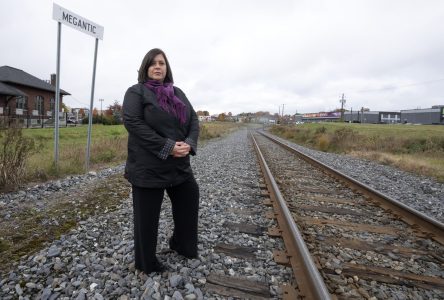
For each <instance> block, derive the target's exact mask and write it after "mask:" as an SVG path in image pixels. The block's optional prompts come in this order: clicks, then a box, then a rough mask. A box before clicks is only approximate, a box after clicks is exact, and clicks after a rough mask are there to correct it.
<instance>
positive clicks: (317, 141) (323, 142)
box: [271, 123, 444, 182]
mask: <svg viewBox="0 0 444 300" xmlns="http://www.w3.org/2000/svg"><path fill="white" fill-rule="evenodd" d="M271 132H273V133H274V134H276V135H278V136H281V137H283V138H286V139H288V140H291V141H293V142H296V143H299V144H302V145H305V146H307V147H310V148H314V149H317V150H321V151H325V152H335V153H343V154H349V155H353V156H356V157H360V158H365V159H370V160H374V161H378V162H380V163H383V164H387V165H393V166H396V167H398V168H400V169H402V170H405V171H408V172H412V173H415V174H418V175H425V176H429V177H434V178H436V179H437V180H438V181H440V182H444V126H438V125H400V124H399V125H385V124H348V123H307V124H303V125H297V126H273V127H272V128H271Z"/></svg>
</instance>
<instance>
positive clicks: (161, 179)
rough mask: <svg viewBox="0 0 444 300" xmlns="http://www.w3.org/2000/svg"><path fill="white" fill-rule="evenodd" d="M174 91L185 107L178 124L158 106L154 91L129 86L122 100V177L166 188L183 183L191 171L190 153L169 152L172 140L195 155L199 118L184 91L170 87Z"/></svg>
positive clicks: (147, 185)
mask: <svg viewBox="0 0 444 300" xmlns="http://www.w3.org/2000/svg"><path fill="white" fill-rule="evenodd" d="M174 94H175V95H176V96H177V97H178V98H179V99H181V100H182V102H183V103H185V105H186V107H187V120H186V123H185V124H180V122H179V120H178V119H177V118H176V117H174V116H173V115H171V114H169V113H167V112H165V111H164V110H162V108H161V107H160V106H159V104H158V102H157V97H156V94H155V93H154V92H152V91H151V90H149V89H148V88H147V87H145V86H144V85H143V84H140V83H138V84H135V85H133V86H132V87H130V88H129V89H128V90H127V91H126V93H125V98H124V100H123V123H124V125H125V128H126V130H127V131H128V158H127V161H126V166H125V177H126V178H127V179H128V181H129V182H130V183H131V184H133V185H135V186H137V187H142V188H166V187H171V186H175V185H178V184H181V183H183V182H184V181H186V180H187V179H189V178H190V177H191V176H193V172H192V170H191V166H190V156H189V155H187V156H186V157H181V158H176V157H173V156H171V155H170V153H171V151H172V150H173V148H174V145H175V143H176V141H185V142H186V143H187V144H189V145H190V146H191V151H190V154H191V155H195V154H196V150H197V139H198V136H199V121H198V118H197V115H196V112H195V111H194V109H193V107H192V106H191V104H190V102H189V101H188V99H187V97H186V96H185V94H184V93H183V92H182V90H180V89H179V88H177V87H174Z"/></svg>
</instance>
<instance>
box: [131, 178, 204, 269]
mask: <svg viewBox="0 0 444 300" xmlns="http://www.w3.org/2000/svg"><path fill="white" fill-rule="evenodd" d="M132 190H133V209H134V250H135V267H136V269H138V270H141V271H144V272H145V273H147V274H148V273H150V272H151V271H152V268H153V264H155V262H156V261H157V259H156V247H157V231H158V227H159V216H160V209H161V206H162V200H163V196H164V191H165V190H166V191H167V194H168V196H169V197H170V199H171V204H172V209H173V220H174V232H173V237H172V238H173V239H174V242H175V244H176V245H177V247H178V249H180V252H181V253H183V254H185V255H187V256H196V255H197V220H198V210H199V187H198V185H197V182H196V180H195V179H194V177H192V178H191V179H189V180H187V181H186V182H184V183H182V184H180V185H177V186H174V187H169V188H159V189H157V188H154V189H151V188H140V187H136V186H133V187H132Z"/></svg>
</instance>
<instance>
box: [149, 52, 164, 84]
mask: <svg viewBox="0 0 444 300" xmlns="http://www.w3.org/2000/svg"><path fill="white" fill-rule="evenodd" d="M166 72H167V67H166V62H165V58H164V57H163V55H162V54H157V55H156V57H154V60H153V62H152V63H151V65H150V66H149V67H148V77H149V78H150V79H153V80H157V81H160V82H163V80H164V79H165V77H166Z"/></svg>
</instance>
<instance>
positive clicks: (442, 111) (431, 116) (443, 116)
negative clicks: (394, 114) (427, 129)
mask: <svg viewBox="0 0 444 300" xmlns="http://www.w3.org/2000/svg"><path fill="white" fill-rule="evenodd" d="M401 122H402V123H413V124H429V125H432V124H444V105H434V106H432V108H424V109H407V110H401Z"/></svg>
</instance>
